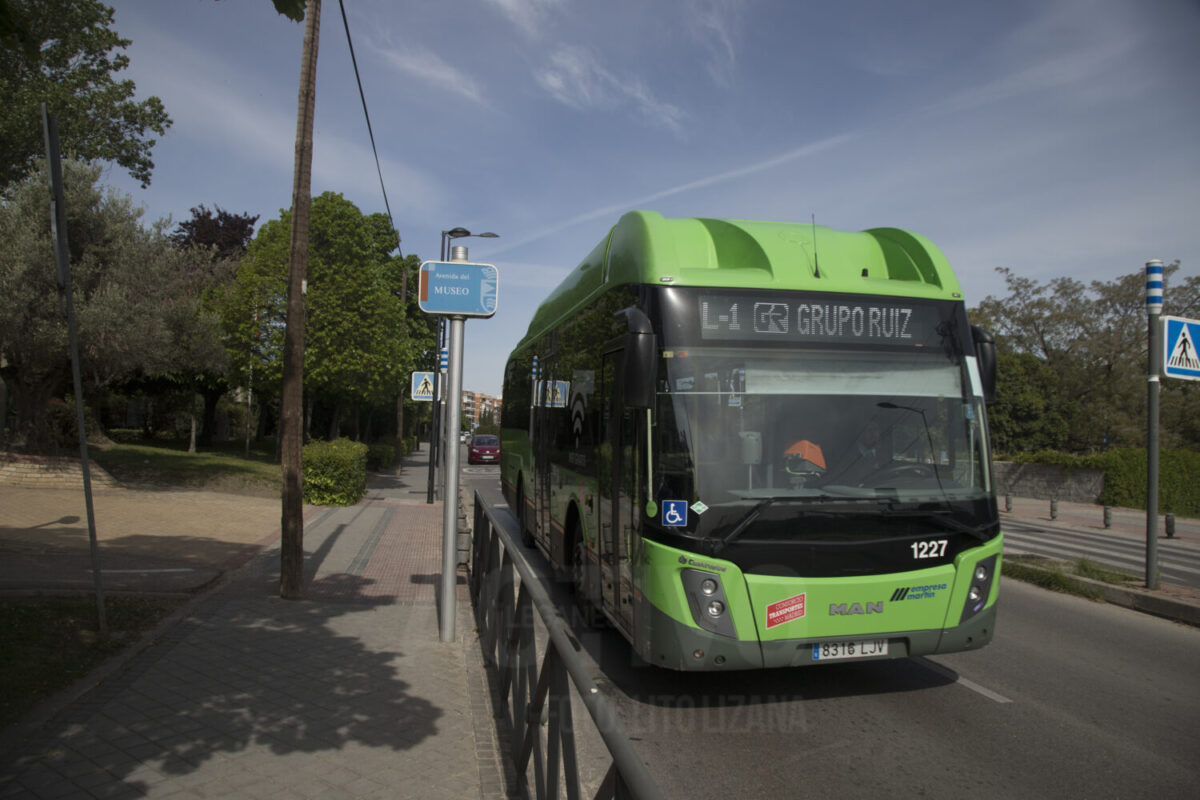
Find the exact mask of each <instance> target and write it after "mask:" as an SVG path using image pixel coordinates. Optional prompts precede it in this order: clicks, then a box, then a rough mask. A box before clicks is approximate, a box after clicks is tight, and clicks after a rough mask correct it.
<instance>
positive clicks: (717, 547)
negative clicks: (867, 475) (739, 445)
mask: <svg viewBox="0 0 1200 800" xmlns="http://www.w3.org/2000/svg"><path fill="white" fill-rule="evenodd" d="M831 500H832V501H835V502H839V503H843V502H861V501H869V502H872V503H873V502H878V500H879V498H877V497H874V496H872V497H842V496H839V495H832V494H814V495H786V494H785V495H773V496H771V497H764V498H763V499H762V500H759V501H758V502H757V503H755V504H754V508H752V509H750V510H749V511H747V512H746V516H744V517H742V518H741V520H740V521H739V522H738V524H737V525H735V526H734V528H733V530H731V531H730V532H729V533H728V534H726V535H725V538H723V539H720V540H718V541H716V542H714V543H713V544H712V545H711V552H712V553H713V554H714V555H715V554H717V553H719V552H721V551H722V550H724V549H725V548H726V547H727V546H728V545H730V544H732V543H733V541H734V540H736V539H737V538H738V537H739V536H741V535H742V534H743V533H744V532H745V530H746V528H749V527H750V525H751V524H752V523H753V522H754V520H756V519H758V518H759V516H760V515H761V514H762V512H764V511H766V510H767V508H768V507H770V506H771V505H772V504H773V503H776V502H784V503H823V502H828V501H831Z"/></svg>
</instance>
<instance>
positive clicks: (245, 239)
mask: <svg viewBox="0 0 1200 800" xmlns="http://www.w3.org/2000/svg"><path fill="white" fill-rule="evenodd" d="M256 222H258V215H257V214H255V215H254V216H251V215H250V214H231V213H230V212H228V211H226V210H224V209H223V208H221V207H220V206H217V207H216V211H215V212H214V211H210V210H209V209H207V208H205V207H204V204H203V203H201V204H200V206H199V207H198V208H193V209H192V218H191V219H186V220H184V221H183V222H181V223H179V225H178V227H176V228H175V232H174V233H172V234H171V241H172V242H174V243H175V245H176V246H177V247H205V248H209V249H211V250H212V260H213V262H216V261H220V260H237V259H240V258H241V257H242V256H243V255H244V254H245V253H246V247H247V246H248V245H249V244H250V240H251V239H252V238H254V223H256Z"/></svg>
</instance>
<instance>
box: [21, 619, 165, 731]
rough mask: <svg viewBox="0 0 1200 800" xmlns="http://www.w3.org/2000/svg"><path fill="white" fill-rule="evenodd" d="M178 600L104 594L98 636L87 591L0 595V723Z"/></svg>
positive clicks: (110, 650)
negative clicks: (102, 631) (104, 626)
mask: <svg viewBox="0 0 1200 800" xmlns="http://www.w3.org/2000/svg"><path fill="white" fill-rule="evenodd" d="M183 602H184V600H183V599H174V598H170V599H164V598H145V597H107V598H105V605H104V607H105V619H106V620H107V622H108V628H109V636H108V637H107V638H105V639H102V638H100V637H99V636H98V635H97V633H96V600H95V597H93V596H86V597H84V596H80V597H57V598H48V597H32V598H14V599H8V600H0V728H5V727H8V726H9V725H11V724H13V723H14V722H16V721H18V720H19V719H21V717H23V716H24V715H25V714H28V713H29V712H30V711H31V710H32V709H33V708H34V707H35V706H37V704H38V703H40V702H41V701H43V700H45V699H46V698H48V697H50V696H52V695H53V694H54V693H55V692H59V691H61V690H63V689H65V688H67V687H68V686H70V685H71V684H72V683H74V682H75V681H77V680H79V679H80V678H82V677H83V676H84V675H86V674H87V673H88V672H89V671H91V670H92V669H93V668H95V667H96V666H98V665H99V664H100V663H101V662H102V661H104V659H106V658H108V657H109V656H111V655H113V654H114V653H116V652H118V651H120V650H121V648H123V647H126V646H127V645H128V644H130V643H131V642H133V641H135V640H136V639H137V637H138V636H139V635H140V634H141V633H142V632H143V631H146V630H149V629H150V628H152V627H153V626H154V625H156V624H157V623H158V622H159V621H160V620H162V619H163V618H164V617H166V616H167V615H168V614H170V613H171V612H172V611H174V610H175V609H176V608H178V607H179V606H180V605H181V604H182V603H183Z"/></svg>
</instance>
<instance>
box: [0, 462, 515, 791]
mask: <svg viewBox="0 0 1200 800" xmlns="http://www.w3.org/2000/svg"><path fill="white" fill-rule="evenodd" d="M409 470H411V473H412V481H411V484H409V483H406V482H405V481H396V480H395V479H392V480H390V481H386V482H385V483H386V484H387V486H388V488H386V489H382V490H381V489H378V488H375V489H372V491H371V493H370V495H369V496H368V498H367V499H366V500H365V501H364V502H362V503H360V504H359V505H357V506H354V507H352V508H339V509H315V510H310V511H309V514H308V519H307V524H306V528H305V551H306V576H305V584H306V585H305V599H304V600H301V601H296V602H288V601H283V600H280V599H278V597H277V596H276V594H277V587H278V564H279V554H278V549H277V545H272V546H271V547H269V548H267V549H265V550H263V551H262V552H261V553H260V554H259V555H257V556H255V557H253V558H252V559H251V560H250V561H249V562H248V563H246V564H245V565H244V566H243V567H242V568H241V569H239V570H237V571H236V572H235V573H234V574H232V576H231V577H230V579H229V580H228V581H227V582H225V583H224V584H223V585H222V586H221V587H220V588H219V589H216V590H211V591H209V592H208V593H207V594H205V595H204V596H203V597H202V598H200V599H199V600H197V601H195V602H194V603H193V605H192V606H191V608H190V612H189V613H188V614H187V615H186V616H185V617H184V618H182V619H181V620H179V621H177V622H176V623H175V624H173V625H171V626H169V627H168V628H166V630H165V633H163V634H162V635H161V636H160V637H159V638H158V639H157V640H156V641H154V642H153V643H152V644H151V645H150V646H148V647H146V648H145V649H143V650H142V651H141V652H140V653H138V654H137V655H136V656H134V657H133V658H132V659H131V660H129V661H128V662H127V663H125V664H124V665H123V667H122V668H121V669H119V670H118V671H116V672H114V673H113V674H111V675H109V676H108V677H107V678H106V679H104V680H103V682H102V683H101V684H100V685H99V686H97V687H95V688H94V689H92V690H91V691H88V692H87V693H85V694H83V695H82V696H80V697H79V698H78V699H76V700H75V701H74V702H72V703H70V704H69V705H67V706H66V707H65V708H63V709H62V710H61V712H60V713H58V714H57V715H55V716H52V717H51V718H49V719H48V720H47V721H45V722H44V723H43V724H41V725H38V726H34V727H32V728H28V727H27V728H26V733H27V736H28V738H26V739H25V740H23V741H17V742H14V741H13V738H14V737H13V736H12V735H11V732H10V735H9V736H8V737H6V739H5V740H4V744H5V745H6V749H7V752H4V753H3V754H2V755H0V798H9V797H35V798H59V797H113V798H117V797H130V798H133V797H139V798H140V797H150V798H155V797H161V798H167V797H170V798H176V797H180V798H182V797H251V798H341V797H345V798H352V797H353V798H409V797H411V798H446V800H451V799H453V800H460V799H461V798H469V797H485V798H492V797H504V796H505V786H504V783H503V772H502V769H501V766H500V758H499V755H498V754H497V749H496V744H495V731H494V723H493V718H492V711H491V705H490V702H489V699H488V690H487V684H486V679H485V673H484V670H483V664H482V655H481V653H480V650H479V646H478V642H477V640H476V638H475V635H474V623H473V620H472V619H471V615H470V611H469V607H470V606H469V598H468V596H467V592H466V587H465V585H461V584H462V580H461V579H460V586H459V589H458V603H457V607H458V613H457V623H456V633H457V637H456V640H455V641H454V642H452V643H442V642H441V641H440V637H439V631H438V607H437V602H438V585H439V582H440V570H441V520H442V505H441V503H440V502H439V503H434V504H426V503H425V502H424V495H423V492H424V486H425V483H424V472H422V471H421V470H422V467H421V465H420V464H410V465H407V466H406V472H407V471H409ZM418 483H419V487H418V485H417V484H418ZM418 488H419V489H420V492H419V494H420V498H421V499H416V497H417V495H418V491H417V489H418Z"/></svg>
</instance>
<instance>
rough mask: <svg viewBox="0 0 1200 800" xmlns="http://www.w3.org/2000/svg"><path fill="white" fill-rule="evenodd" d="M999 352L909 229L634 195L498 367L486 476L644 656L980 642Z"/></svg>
mask: <svg viewBox="0 0 1200 800" xmlns="http://www.w3.org/2000/svg"><path fill="white" fill-rule="evenodd" d="M995 369H996V368H995V345H994V341H993V339H992V338H991V336H989V335H988V334H987V333H986V332H985V331H983V330H981V329H979V328H977V327H972V326H971V325H970V324H969V323H968V321H967V315H966V308H965V306H964V303H963V298H962V293H961V290H960V288H959V284H958V281H957V280H956V278H955V276H954V274H953V272H952V271H951V269H950V266H949V265H948V263H947V262H946V259H945V257H944V256H943V255H942V253H941V252H940V251H939V250H938V249H937V247H936V246H934V245H933V244H932V243H931V242H929V241H928V240H927V239H925V238H924V237H922V236H920V235H918V234H915V233H911V232H908V231H905V230H900V229H897V228H875V229H871V230H867V231H863V232H861V233H853V232H842V231H836V230H832V229H830V228H826V227H819V226H816V225H809V224H792V223H780V222H754V221H746V220H723V219H703V218H695V219H668V218H664V217H663V216H662V215H661V214H658V213H656V212H652V211H633V212H630V213H628V214H626V215H625V216H623V217H622V218H621V219H620V221H618V222H617V224H616V225H615V226H614V227H613V228H612V229H611V230H610V232H609V234H608V235H607V236H606V237H605V238H604V240H603V241H601V242H600V244H599V245H597V247H596V248H595V249H594V250H592V252H591V253H590V254H589V255H588V256H587V257H586V258H585V259H584V260H583V262H582V263H581V264H579V266H578V267H577V268H576V269H574V270H573V271H572V272H571V273H570V275H568V277H567V278H566V279H565V280H564V281H563V282H562V283H561V284H560V285H559V286H558V287H557V288H556V289H555V290H554V291H553V292H552V293H551V294H550V295H549V297H548V298H547V299H546V300H545V301H544V302H543V303H542V304H541V305H540V306H539V307H538V309H537V311H536V312H535V314H534V317H533V320H532V321H531V323H530V325H529V329H528V332H527V334H526V335H525V337H524V338H523V339H522V340H521V341H520V342H519V343H518V345H517V347H516V348H515V350H514V351H513V353H512V355H511V356H510V358H509V360H508V362H507V364H506V366H505V375H504V407H503V416H502V422H501V429H502V430H501V436H502V457H501V479H502V483H503V489H504V494H505V498H506V500H507V501H508V503H509V505H510V507H511V508H512V509H513V510H514V512H515V514H516V516H517V518H518V519H519V521H520V528H521V537H522V540H523V541H524V543H525V544H526V545H528V546H536V547H537V548H539V549H540V550H541V551H542V552H543V553H544V554H545V555H546V557H547V558H548V560H549V561H550V563H551V565H552V567H553V568H554V569H555V571H556V572H558V573H559V574H560V575H562V576H564V577H566V576H570V579H571V581H572V582H573V584H574V586H573V588H574V592H575V597H576V602H577V603H578V605H579V607H580V608H581V609H583V610H584V611H585V612H586V614H587V619H588V620H589V621H593V622H603V621H607V622H608V623H610V624H611V625H613V626H614V627H615V628H616V629H617V630H619V631H620V632H621V633H622V634H623V635H624V636H625V637H626V638H627V639H628V640H629V642H630V643H631V645H632V648H633V650H634V652H635V653H636V654H637V655H638V656H639V657H640V658H641V659H643V660H644V661H646V662H648V663H650V664H654V665H657V666H661V667H665V668H670V669H676V670H718V669H748V668H762V667H786V666H797V665H807V664H820V663H825V662H838V661H844V660H846V659H887V658H904V657H907V656H914V655H923V654H931V653H948V652H955V651H961V650H969V649H973V648H978V647H982V646H983V645H985V644H987V643H988V642H989V641H990V640H991V638H992V634H993V631H994V628H995V619H996V598H997V593H998V589H999V575H1000V559H1001V545H1002V536H1001V532H1000V523H999V515H998V513H997V508H996V495H995V488H994V485H993V482H992V474H991V457H990V453H989V448H988V434H987V418H986V414H985V407H984V404H985V400H987V399H989V398H990V397H991V395H992V394H993V392H994V386H995Z"/></svg>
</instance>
